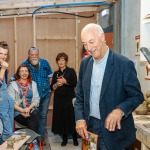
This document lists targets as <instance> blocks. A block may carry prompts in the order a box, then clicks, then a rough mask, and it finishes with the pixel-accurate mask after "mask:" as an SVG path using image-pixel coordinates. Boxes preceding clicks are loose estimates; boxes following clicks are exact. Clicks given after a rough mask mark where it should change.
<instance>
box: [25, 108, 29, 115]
mask: <svg viewBox="0 0 150 150" xmlns="http://www.w3.org/2000/svg"><path fill="white" fill-rule="evenodd" d="M24 113H25V114H26V115H30V108H28V107H26V108H24Z"/></svg>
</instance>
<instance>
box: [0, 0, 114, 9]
mask: <svg viewBox="0 0 150 150" xmlns="http://www.w3.org/2000/svg"><path fill="white" fill-rule="evenodd" d="M115 1H116V0H80V2H81V3H82V2H107V3H114V2H115ZM73 2H79V0H51V1H48V0H45V1H44V2H43V0H39V1H38V2H37V1H35V0H34V1H27V0H26V2H24V1H17V0H14V1H9V2H3V3H2V2H1V3H0V10H6V9H22V8H37V7H40V6H47V5H54V4H64V3H73Z"/></svg>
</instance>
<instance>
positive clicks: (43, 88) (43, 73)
mask: <svg viewBox="0 0 150 150" xmlns="http://www.w3.org/2000/svg"><path fill="white" fill-rule="evenodd" d="M23 64H25V65H27V66H28V67H29V68H30V71H31V74H32V80H33V81H35V82H36V83H37V88H38V92H39V96H40V98H43V97H44V96H46V95H47V93H48V92H50V82H49V78H50V77H52V69H51V67H50V65H49V63H48V61H47V60H45V59H41V58H40V60H39V69H38V71H36V70H35V69H34V68H33V66H32V65H31V64H30V62H29V60H28V59H27V60H26V61H25V62H23Z"/></svg>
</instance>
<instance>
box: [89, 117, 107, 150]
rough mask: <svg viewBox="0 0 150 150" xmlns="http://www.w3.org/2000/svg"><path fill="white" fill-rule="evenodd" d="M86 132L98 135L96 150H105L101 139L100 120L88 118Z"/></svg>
mask: <svg viewBox="0 0 150 150" xmlns="http://www.w3.org/2000/svg"><path fill="white" fill-rule="evenodd" d="M88 131H90V132H93V133H95V134H97V135H98V150H107V148H106V146H105V143H104V139H103V133H102V129H101V120H99V119H96V118H94V117H90V118H89V124H88Z"/></svg>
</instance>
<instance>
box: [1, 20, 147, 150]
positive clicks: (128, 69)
mask: <svg viewBox="0 0 150 150" xmlns="http://www.w3.org/2000/svg"><path fill="white" fill-rule="evenodd" d="M81 40H82V43H83V46H84V48H85V50H86V51H87V52H88V53H89V56H87V57H85V58H83V59H82V62H81V66H80V71H79V77H78V80H77V75H76V72H75V70H74V69H73V68H69V67H68V66H67V63H68V55H67V54H66V53H64V52H62V53H59V54H58V55H57V56H56V63H57V65H58V70H57V71H55V72H54V73H52V70H51V67H50V65H49V63H48V61H47V60H45V59H41V58H39V50H38V48H36V47H31V48H30V49H29V51H28V59H27V60H26V61H25V62H23V63H22V64H21V65H20V66H19V68H18V69H17V72H16V74H15V75H14V76H13V79H14V81H12V82H10V84H9V86H8V90H7V85H6V79H7V68H8V63H7V62H6V59H7V55H8V50H9V47H8V45H7V43H6V42H1V43H0V118H1V119H2V121H3V124H4V134H3V137H2V138H3V140H6V139H7V136H8V135H9V134H12V133H13V122H14V119H15V120H16V121H17V122H19V123H20V124H23V125H25V126H27V127H28V128H29V129H32V130H33V131H35V132H36V133H38V134H39V135H40V136H41V137H42V143H43V145H44V144H46V143H45V140H44V139H45V138H44V133H45V127H46V118H47V111H48V106H49V101H50V90H52V91H54V104H53V120H52V132H54V134H59V135H61V136H62V139H63V140H62V143H61V146H66V144H67V141H68V136H69V135H72V137H73V144H74V146H78V140H77V135H78V134H79V135H80V136H81V137H82V138H83V139H86V138H88V132H87V131H90V132H93V133H95V134H97V135H98V150H114V149H115V150H131V149H133V147H132V144H133V142H134V141H135V139H136V136H135V131H136V130H135V127H134V121H133V117H132V112H133V111H134V110H135V109H136V108H137V107H138V106H139V105H140V104H141V103H142V102H143V100H144V98H143V94H142V92H141V88H140V83H139V81H138V79H137V74H136V70H135V67H134V64H133V62H132V61H131V60H129V59H128V58H126V57H124V56H122V55H120V54H117V53H115V52H114V51H112V50H111V49H110V48H109V47H108V46H107V45H106V40H105V35H104V32H103V30H102V28H101V26H100V25H97V24H94V23H90V24H87V25H86V26H85V27H84V28H83V29H82V31H81ZM51 78H52V80H51V84H50V79H51ZM74 98H75V103H74V106H73V102H72V100H73V99H74ZM14 110H15V113H14Z"/></svg>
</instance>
